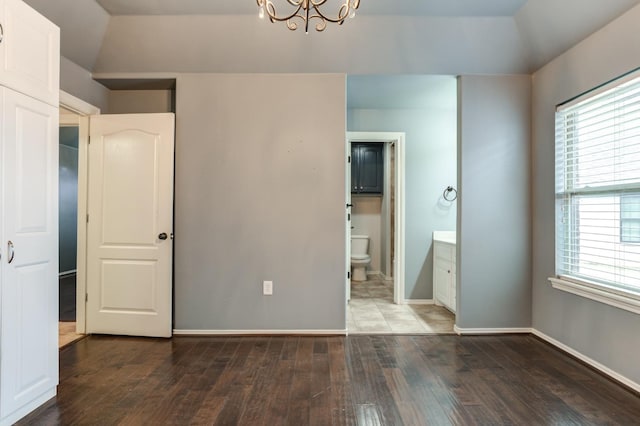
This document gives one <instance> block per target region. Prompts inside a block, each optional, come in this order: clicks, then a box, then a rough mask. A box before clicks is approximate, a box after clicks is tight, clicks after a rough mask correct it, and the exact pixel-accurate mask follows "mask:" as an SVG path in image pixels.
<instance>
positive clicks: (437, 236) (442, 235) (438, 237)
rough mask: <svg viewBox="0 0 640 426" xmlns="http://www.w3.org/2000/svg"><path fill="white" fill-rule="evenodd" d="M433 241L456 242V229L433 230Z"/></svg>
mask: <svg viewBox="0 0 640 426" xmlns="http://www.w3.org/2000/svg"><path fill="white" fill-rule="evenodd" d="M433 241H438V242H441V243H447V244H453V245H455V244H456V231H433Z"/></svg>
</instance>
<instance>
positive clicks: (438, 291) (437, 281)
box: [433, 259, 451, 306]
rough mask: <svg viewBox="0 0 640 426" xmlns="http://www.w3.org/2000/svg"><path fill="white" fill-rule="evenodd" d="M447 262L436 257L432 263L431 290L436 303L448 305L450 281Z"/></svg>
mask: <svg viewBox="0 0 640 426" xmlns="http://www.w3.org/2000/svg"><path fill="white" fill-rule="evenodd" d="M448 266H449V263H448V262H446V261H443V260H441V259H436V260H435V262H434V263H433V287H434V289H433V292H434V298H435V301H436V304H442V305H446V306H449V304H450V302H449V299H450V297H451V296H450V294H449V290H450V285H449V283H450V281H451V274H450V272H449V269H448Z"/></svg>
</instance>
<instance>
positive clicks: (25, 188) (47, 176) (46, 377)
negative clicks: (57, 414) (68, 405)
mask: <svg viewBox="0 0 640 426" xmlns="http://www.w3.org/2000/svg"><path fill="white" fill-rule="evenodd" d="M0 93H1V94H2V108H3V109H4V111H3V115H2V114H0V116H3V120H2V123H1V128H2V143H1V148H2V151H1V152H2V155H0V157H1V158H2V167H1V168H0V171H1V181H2V187H3V191H2V192H3V194H2V195H3V196H2V202H1V204H0V207H1V209H2V215H1V216H0V221H1V222H3V223H2V232H0V234H2V237H3V238H2V245H3V246H2V249H1V253H2V268H1V270H2V280H1V282H2V310H1V312H2V320H1V322H2V334H1V336H2V345H1V354H0V360H1V363H2V365H1V367H0V370H1V371H2V375H1V383H2V385H1V389H0V398H1V402H0V407H1V410H0V411H1V412H0V418H2V419H3V423H4V421H7V419H15V420H17V419H18V418H19V417H21V415H24V414H26V412H28V411H30V410H31V409H33V408H35V407H33V406H32V405H33V403H34V402H36V401H40V403H42V402H43V401H44V400H46V399H48V398H50V397H51V396H53V395H54V394H55V388H56V385H57V384H58V109H57V108H55V107H53V106H51V105H48V104H45V103H44V102H41V101H37V100H35V99H33V98H30V97H28V96H25V95H23V94H21V93H17V92H15V91H13V90H10V89H6V88H0ZM36 406H37V404H36ZM25 407H30V408H28V409H26V411H25ZM15 420H9V422H12V421H15Z"/></svg>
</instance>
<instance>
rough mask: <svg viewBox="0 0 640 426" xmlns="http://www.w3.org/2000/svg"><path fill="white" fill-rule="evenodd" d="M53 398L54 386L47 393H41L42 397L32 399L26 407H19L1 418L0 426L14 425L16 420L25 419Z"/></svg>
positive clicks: (54, 393)
mask: <svg viewBox="0 0 640 426" xmlns="http://www.w3.org/2000/svg"><path fill="white" fill-rule="evenodd" d="M55 396H56V387H55V386H54V387H53V388H51V389H49V390H48V391H46V392H45V393H43V394H42V395H40V396H39V397H37V398H36V399H34V400H33V401H31V402H29V403H28V404H27V405H24V406H22V407H20V408H19V409H18V410H16V411H14V412H13V413H11V414H9V415H8V416H7V417H5V418H3V419H2V421H0V426H5V425H6V426H8V425H12V424H14V423H15V422H17V421H18V420H20V419H22V418H23V417H25V416H26V415H27V414H29V413H31V412H32V411H35V410H36V409H37V408H40V406H41V405H43V404H44V403H45V402H47V401H49V400H50V399H51V398H54V397H55Z"/></svg>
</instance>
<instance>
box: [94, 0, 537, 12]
mask: <svg viewBox="0 0 640 426" xmlns="http://www.w3.org/2000/svg"><path fill="white" fill-rule="evenodd" d="M97 1H98V3H100V5H102V7H103V8H104V9H105V10H106V11H107V12H109V13H110V14H111V15H250V14H255V13H256V12H257V6H256V1H255V0H135V1H132V0H97ZM341 3H344V0H328V1H327V3H326V5H325V6H324V7H325V8H326V9H327V10H336V11H337V10H338V6H339V4H341ZM524 3H526V0H361V3H360V8H359V9H358V13H359V14H364V15H405V16H416V15H419V16H513V15H514V14H515V13H516V12H517V11H518V9H520V7H522V5H523V4H524ZM285 4H286V1H285V0H275V1H274V5H275V6H276V9H278V8H279V6H281V5H285ZM283 8H284V6H283Z"/></svg>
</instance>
